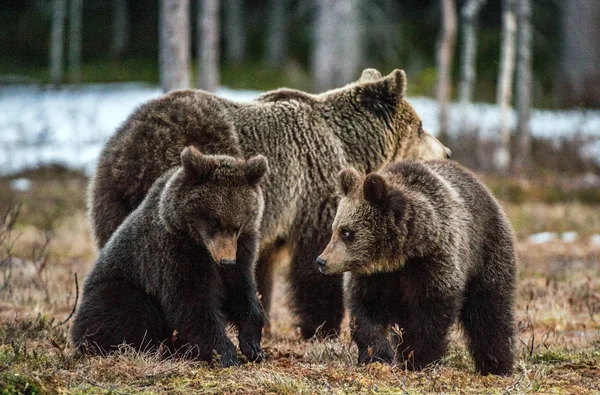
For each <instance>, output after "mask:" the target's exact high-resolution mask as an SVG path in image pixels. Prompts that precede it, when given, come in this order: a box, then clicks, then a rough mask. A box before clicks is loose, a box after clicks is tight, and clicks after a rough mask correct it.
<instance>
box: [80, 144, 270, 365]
mask: <svg viewBox="0 0 600 395" xmlns="http://www.w3.org/2000/svg"><path fill="white" fill-rule="evenodd" d="M267 170H268V165H267V160H266V159H265V158H264V157H263V156H260V155H259V156H255V157H253V158H250V159H248V160H247V161H244V160H241V159H236V158H233V157H229V156H210V155H203V154H201V153H200V152H198V151H197V150H196V149H195V148H193V147H188V148H186V149H184V150H183V152H182V153H181V166H180V167H176V168H173V169H171V170H169V171H167V172H166V173H165V174H164V175H163V176H162V177H160V178H159V179H158V180H157V181H156V182H155V183H154V185H153V186H152V188H151V189H150V191H149V192H148V194H147V196H146V198H145V199H144V200H143V202H142V203H141V204H140V206H138V208H137V209H136V210H134V211H133V212H132V213H131V214H130V215H129V216H128V217H127V218H126V220H125V221H124V222H123V223H122V224H121V226H120V227H119V228H118V229H117V230H116V231H115V233H114V234H113V235H112V237H111V238H110V240H109V241H108V243H107V244H106V245H105V246H104V248H103V249H102V250H101V252H100V256H99V258H98V260H97V261H96V263H95V265H94V267H93V269H92V271H91V273H90V274H89V276H88V278H87V280H86V282H85V286H84V290H83V298H82V303H81V305H80V307H79V310H78V312H77V315H76V317H75V321H74V325H73V328H72V338H73V342H74V344H75V345H76V346H77V347H78V349H80V350H81V351H83V352H90V353H104V352H109V351H111V350H114V349H115V348H116V347H118V345H120V344H122V343H127V344H130V345H132V346H133V347H134V348H136V349H142V350H144V349H152V348H155V347H157V346H158V345H160V344H163V345H164V346H166V347H167V349H170V350H171V351H172V352H177V353H180V354H183V355H185V356H188V357H192V358H198V359H202V360H209V361H210V360H213V358H214V357H215V353H216V354H218V355H220V363H221V364H222V365H223V366H230V365H233V364H237V363H238V362H239V361H238V357H237V351H236V348H235V346H234V344H233V343H232V342H231V340H230V339H229V338H228V337H227V333H226V326H227V324H228V323H229V322H231V323H233V324H234V326H235V327H236V329H237V330H238V338H239V345H240V350H241V352H242V353H243V354H244V356H245V357H246V358H248V359H249V360H250V361H258V360H261V359H263V357H264V354H263V351H262V349H261V347H260V340H261V330H262V326H263V318H262V313H261V309H260V305H259V301H258V298H257V292H256V285H255V281H254V266H255V262H256V258H257V250H258V242H259V238H260V235H259V226H260V222H261V219H262V212H263V207H264V202H263V197H262V191H261V186H260V184H261V182H262V181H263V178H264V176H265V174H266V172H267Z"/></svg>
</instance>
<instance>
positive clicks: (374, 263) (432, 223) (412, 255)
mask: <svg viewBox="0 0 600 395" xmlns="http://www.w3.org/2000/svg"><path fill="white" fill-rule="evenodd" d="M339 180H340V186H341V190H342V193H343V194H344V197H343V198H342V200H341V202H340V205H339V207H338V210H337V214H336V217H335V221H334V222H333V235H332V238H331V241H330V243H329V245H328V246H327V248H326V249H325V251H324V252H323V253H322V254H321V256H320V257H319V258H318V259H317V263H318V265H315V266H320V268H321V271H322V272H323V273H327V274H329V273H331V274H336V275H337V274H339V273H342V272H347V273H346V274H345V276H347V277H346V278H345V280H346V297H347V304H348V307H349V309H350V314H351V317H352V319H353V320H354V326H353V331H352V336H353V339H354V341H355V342H356V344H357V345H358V350H359V357H358V359H359V363H368V362H373V361H383V362H388V363H392V362H393V360H394V356H396V358H397V360H398V361H400V362H405V363H406V364H407V366H408V367H409V368H413V369H421V368H423V367H424V366H426V365H427V364H429V363H431V362H434V361H436V360H438V359H439V358H440V357H441V356H442V355H443V354H444V352H445V350H446V346H447V341H448V340H447V338H448V331H449V329H450V326H451V325H452V324H453V323H454V322H455V321H456V319H459V320H460V322H461V323H462V326H463V328H464V331H465V334H466V336H467V338H468V341H469V349H470V351H471V354H472V355H473V357H474V359H475V366H476V368H477V370H478V371H479V372H480V373H481V374H488V373H493V374H510V373H511V372H512V369H513V348H514V345H513V335H514V334H513V331H514V318H513V301H514V295H515V281H516V279H515V276H516V274H515V272H516V258H515V249H514V238H513V233H512V229H511V226H510V224H509V222H508V220H507V219H506V217H505V215H504V213H503V212H502V210H501V208H500V207H499V205H498V204H497V202H496V201H495V200H494V198H493V197H492V195H491V194H490V192H489V191H488V190H487V189H486V188H485V186H484V185H483V184H481V183H480V182H479V181H478V180H477V179H476V178H475V176H474V175H473V174H472V173H470V172H469V171H467V170H466V169H464V168H463V167H461V166H459V165H457V164H456V163H453V162H450V161H427V162H414V161H405V162H400V163H397V164H392V165H388V166H386V167H384V168H383V169H382V170H380V171H379V172H377V173H372V174H369V175H368V176H367V177H366V178H363V177H362V176H360V175H359V173H358V172H357V171H356V170H354V169H347V170H344V171H343V172H341V173H340V177H339ZM395 324H397V325H398V327H399V328H401V329H402V337H401V338H400V337H399V336H393V337H392V344H390V341H389V339H388V333H389V332H388V331H389V328H390V326H393V325H395Z"/></svg>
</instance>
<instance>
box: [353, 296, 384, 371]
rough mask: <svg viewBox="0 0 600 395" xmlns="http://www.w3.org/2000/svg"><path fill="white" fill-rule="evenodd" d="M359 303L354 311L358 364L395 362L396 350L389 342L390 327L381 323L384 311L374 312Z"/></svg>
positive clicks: (354, 333) (354, 338)
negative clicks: (381, 314)
mask: <svg viewBox="0 0 600 395" xmlns="http://www.w3.org/2000/svg"><path fill="white" fill-rule="evenodd" d="M373 310H375V309H369V308H367V306H365V305H362V304H360V301H357V306H355V308H354V309H353V312H352V318H353V323H352V325H351V331H352V340H353V341H354V342H355V343H356V346H357V347H358V363H359V364H366V363H372V362H382V363H388V364H392V363H393V362H394V350H393V349H392V347H391V346H390V342H389V341H388V325H387V323H386V322H382V321H381V316H380V313H381V312H382V311H373Z"/></svg>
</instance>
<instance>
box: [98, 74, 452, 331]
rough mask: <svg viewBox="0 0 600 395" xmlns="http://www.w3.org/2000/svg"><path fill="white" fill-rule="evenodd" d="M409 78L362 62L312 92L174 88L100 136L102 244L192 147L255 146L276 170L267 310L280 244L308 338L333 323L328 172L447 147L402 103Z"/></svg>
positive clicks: (266, 254) (338, 301)
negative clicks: (350, 78)
mask: <svg viewBox="0 0 600 395" xmlns="http://www.w3.org/2000/svg"><path fill="white" fill-rule="evenodd" d="M405 91H406V76H405V74H404V72H403V71H401V70H395V71H393V72H392V73H391V74H389V75H388V76H386V77H382V76H381V74H379V72H378V71H376V70H372V69H368V70H365V71H364V72H363V74H362V76H361V78H360V80H359V81H358V82H356V83H352V84H350V85H347V86H345V87H343V88H340V89H335V90H332V91H328V92H325V93H322V94H318V95H311V94H308V93H305V92H300V91H295V90H291V89H280V90H276V91H273V92H268V93H266V94H264V95H263V96H262V97H260V98H259V99H258V100H256V101H254V102H250V103H235V102H232V101H229V100H225V99H222V98H219V97H217V96H215V95H213V94H210V93H207V92H204V91H199V90H184V91H176V92H173V93H170V94H168V95H165V96H163V97H161V98H159V99H156V100H152V101H150V102H148V103H146V104H144V105H143V106H141V107H140V108H139V109H138V110H137V111H136V112H135V113H133V114H132V115H131V116H130V117H129V119H128V120H127V121H126V122H125V123H124V124H123V125H122V126H121V127H120V128H119V130H118V131H117V132H116V133H115V135H114V136H113V137H112V138H111V139H110V140H109V142H108V143H107V144H106V146H105V148H104V150H103V152H102V154H101V156H100V160H99V162H98V167H97V170H96V174H95V177H94V179H93V182H92V185H91V188H90V194H89V207H90V216H91V221H92V227H93V233H94V235H95V238H96V240H97V242H98V245H99V247H102V246H103V245H104V244H105V243H106V241H107V240H108V238H109V237H110V235H111V234H112V233H113V232H114V231H115V229H116V228H117V227H118V226H119V224H120V223H121V222H122V221H123V219H124V218H125V217H126V216H127V215H128V214H129V213H130V212H131V211H132V210H134V209H135V208H136V207H137V206H138V205H139V204H140V202H141V201H142V200H143V199H144V196H145V195H146V193H147V192H148V190H149V189H150V186H151V185H152V183H153V182H154V181H155V180H156V179H157V178H158V177H159V176H160V175H161V174H163V173H164V172H165V171H166V170H167V169H169V168H171V167H173V166H176V165H177V163H178V160H179V152H181V150H182V149H183V148H184V147H185V146H188V145H192V146H194V147H196V148H197V149H198V150H200V151H201V152H204V153H207V154H227V155H232V156H238V157H250V156H253V155H257V154H262V155H265V156H266V157H267V159H268V160H269V166H270V169H271V172H270V174H269V178H268V181H267V183H266V184H265V186H264V194H265V212H264V217H263V222H262V227H261V243H260V254H259V262H258V267H257V273H256V275H257V282H258V288H259V292H260V293H261V294H262V302H263V304H264V308H265V311H267V312H268V311H269V306H270V298H271V288H272V269H273V265H274V263H275V261H276V258H277V256H278V255H279V252H280V251H281V249H282V248H284V247H288V249H289V251H290V255H291V268H290V282H291V287H290V288H291V297H292V306H293V307H294V309H295V311H296V313H297V314H298V315H299V318H300V322H299V326H300V328H301V330H302V334H303V335H304V336H305V337H306V338H309V337H311V336H313V335H314V334H315V332H316V330H317V328H322V334H324V335H325V334H329V333H334V332H337V331H338V330H339V326H340V322H341V320H342V317H343V313H344V306H343V292H342V278H341V276H331V277H325V276H322V275H321V274H320V273H319V272H318V270H317V269H316V267H315V265H314V260H315V258H316V257H317V256H318V254H319V252H321V251H322V250H323V248H324V247H325V245H326V244H327V241H328V240H329V237H330V231H329V224H330V223H331V221H332V220H333V217H334V215H335V208H336V206H337V198H336V196H335V177H336V175H337V173H338V172H339V171H340V170H341V169H343V168H345V167H348V166H354V167H356V168H358V169H360V170H361V171H364V172H370V171H374V170H377V169H379V168H380V167H381V166H383V165H385V164H386V163H389V162H392V161H395V160H397V159H409V158H422V159H427V158H445V157H446V156H448V155H449V150H448V149H447V148H446V147H444V146H443V145H442V144H440V142H439V141H437V140H436V139H435V138H434V137H432V136H431V135H430V134H428V133H427V132H426V131H424V130H423V128H422V124H421V120H420V119H419V117H418V115H417V114H416V112H415V111H414V109H413V108H412V107H411V105H410V104H409V103H408V102H407V101H406V99H405Z"/></svg>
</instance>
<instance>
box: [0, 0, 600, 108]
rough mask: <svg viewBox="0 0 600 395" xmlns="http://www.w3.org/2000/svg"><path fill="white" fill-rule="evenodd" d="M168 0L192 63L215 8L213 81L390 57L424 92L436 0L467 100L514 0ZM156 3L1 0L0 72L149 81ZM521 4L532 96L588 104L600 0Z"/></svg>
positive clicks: (341, 67)
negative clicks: (469, 81) (465, 70)
mask: <svg viewBox="0 0 600 395" xmlns="http://www.w3.org/2000/svg"><path fill="white" fill-rule="evenodd" d="M173 3H177V4H179V5H180V7H181V8H182V9H183V8H187V9H186V12H185V17H186V18H187V19H188V23H187V24H188V25H189V32H187V33H183V34H184V35H185V34H187V35H188V36H189V37H190V40H191V42H190V43H189V51H187V52H189V54H186V55H181V56H188V57H189V59H190V60H191V61H193V62H195V63H194V64H197V63H198V62H197V61H198V60H199V59H201V58H202V55H201V53H202V51H201V49H200V45H199V42H200V41H201V38H202V37H206V34H204V35H203V34H202V32H203V28H202V26H203V24H202V21H203V20H204V26H206V23H208V22H209V19H210V18H213V19H216V20H215V22H216V26H217V27H219V28H218V32H217V33H218V34H217V35H216V36H215V37H213V38H212V40H213V41H214V43H213V44H212V45H213V48H216V49H218V51H213V54H214V55H213V57H214V56H218V59H217V60H218V62H219V63H218V69H219V73H218V74H219V76H220V80H221V81H220V82H221V83H222V84H224V85H228V86H232V87H239V88H254V89H270V88H275V87H278V86H280V85H287V86H290V87H295V88H301V89H306V90H313V91H319V90H322V89H325V88H329V87H331V86H338V85H340V84H342V83H347V82H349V81H350V80H352V79H353V78H356V75H357V73H358V72H359V71H360V69H362V68H364V67H376V68H379V69H382V70H384V71H388V70H391V69H393V68H396V67H401V68H403V69H405V70H406V71H407V73H408V75H409V78H410V81H411V84H410V91H409V93H411V94H425V95H431V96H435V95H436V92H437V91H436V81H437V76H438V72H437V70H438V64H437V48H438V45H439V43H440V42H441V41H442V30H443V26H444V21H447V19H444V17H443V12H444V7H447V8H446V9H447V10H448V11H453V14H454V18H455V22H457V23H456V25H455V26H454V27H453V31H452V32H450V33H451V35H450V37H449V39H450V41H449V45H451V46H452V47H454V48H455V51H454V56H452V57H451V59H450V60H449V63H448V65H449V66H452V67H449V68H447V70H448V71H449V73H450V78H451V80H452V82H453V84H452V88H451V90H450V92H449V94H450V95H451V97H452V98H454V99H458V98H459V95H463V94H462V93H460V92H461V89H459V83H460V81H461V78H462V79H463V80H464V77H461V66H460V65H461V62H462V61H464V56H465V54H467V55H468V53H469V51H470V49H471V48H473V47H474V48H475V49H476V53H475V54H474V59H475V65H476V67H475V70H476V74H475V75H474V76H475V77H476V80H475V83H476V85H475V88H474V89H473V97H474V100H476V101H488V102H495V101H496V95H495V92H496V86H497V82H498V79H499V78H501V76H500V73H499V65H500V64H499V62H500V53H501V48H500V43H501V41H502V37H503V34H504V33H503V32H502V26H503V15H502V12H503V7H504V8H506V7H511V6H512V7H515V12H516V11H517V10H516V7H518V3H520V1H516V0H510V1H504V2H503V1H501V0H487V1H486V0H476V1H473V0H469V1H467V0H462V1H460V0H458V1H455V0H450V1H440V0H349V1H333V0H269V1H256V0H222V1H217V0H211V1H193V0H192V1H190V0H185V1H184V0H181V1H175V2H173ZM160 4H162V2H159V1H144V0H86V1H83V0H70V1H69V0H23V1H19V0H8V1H3V2H2V4H1V5H0V51H1V52H2V54H3V56H2V57H1V58H0V75H1V77H0V78H1V79H2V81H15V80H16V81H23V80H25V81H31V80H33V81H36V82H49V81H57V82H77V81H83V82H105V81H123V80H128V81H129V80H133V81H148V82H153V83H158V82H159V81H160V77H159V71H158V69H159V68H158V64H159V49H160V44H159V43H160V40H159V37H160V35H159V19H160V18H159V15H160V14H161V12H160V9H161V8H160ZM202 6H204V7H205V8H206V9H207V10H208V11H204V14H206V12H208V13H209V14H207V15H204V14H203V9H202ZM448 7H449V8H448ZM530 7H531V12H530V13H531V37H532V62H531V63H532V67H533V82H532V84H533V91H532V100H533V105H534V106H535V107H572V106H583V107H598V106H600V92H598V89H600V88H598V87H599V86H600V83H598V81H600V67H599V66H598V64H597V62H596V60H597V59H598V58H599V56H600V53H599V52H600V49H599V48H600V47H599V46H598V45H596V44H595V43H597V42H598V40H599V39H600V27H599V26H598V24H597V21H598V20H599V19H600V3H599V2H597V1H596V0H575V1H560V0H532V1H531V4H530ZM211 8H212V11H211ZM448 11H447V13H448ZM182 15H183V14H182ZM53 18H54V25H53ZM203 18H204V19H203ZM61 21H62V22H61ZM179 25H180V26H183V25H186V24H185V23H180V24H179ZM53 26H54V28H53ZM470 27H472V29H474V30H475V34H474V35H473V37H474V38H475V41H469V39H468V38H469V30H468V29H469V28H470ZM53 29H54V30H53ZM52 31H54V33H51V32H52ZM509 34H510V33H509ZM515 34H516V33H515ZM516 36H518V34H516ZM515 38H516V39H517V40H518V39H519V37H515ZM61 40H62V43H63V44H64V45H63V49H61V50H60V51H62V55H57V54H56V53H55V54H54V55H53V56H54V62H53V64H55V65H56V64H58V65H56V66H54V71H51V68H50V64H51V63H52V62H51V55H50V52H51V51H50V48H51V43H54V45H55V46H56V45H57V43H60V42H61ZM55 52H56V51H55ZM461 59H463V60H461ZM61 70H64V71H61ZM190 70H193V71H192V72H190V78H192V79H193V80H197V81H198V82H199V79H200V78H196V74H198V68H197V67H194V66H190ZM442 74H443V73H442ZM440 77H442V76H440ZM190 83H193V81H192V82H190Z"/></svg>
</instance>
